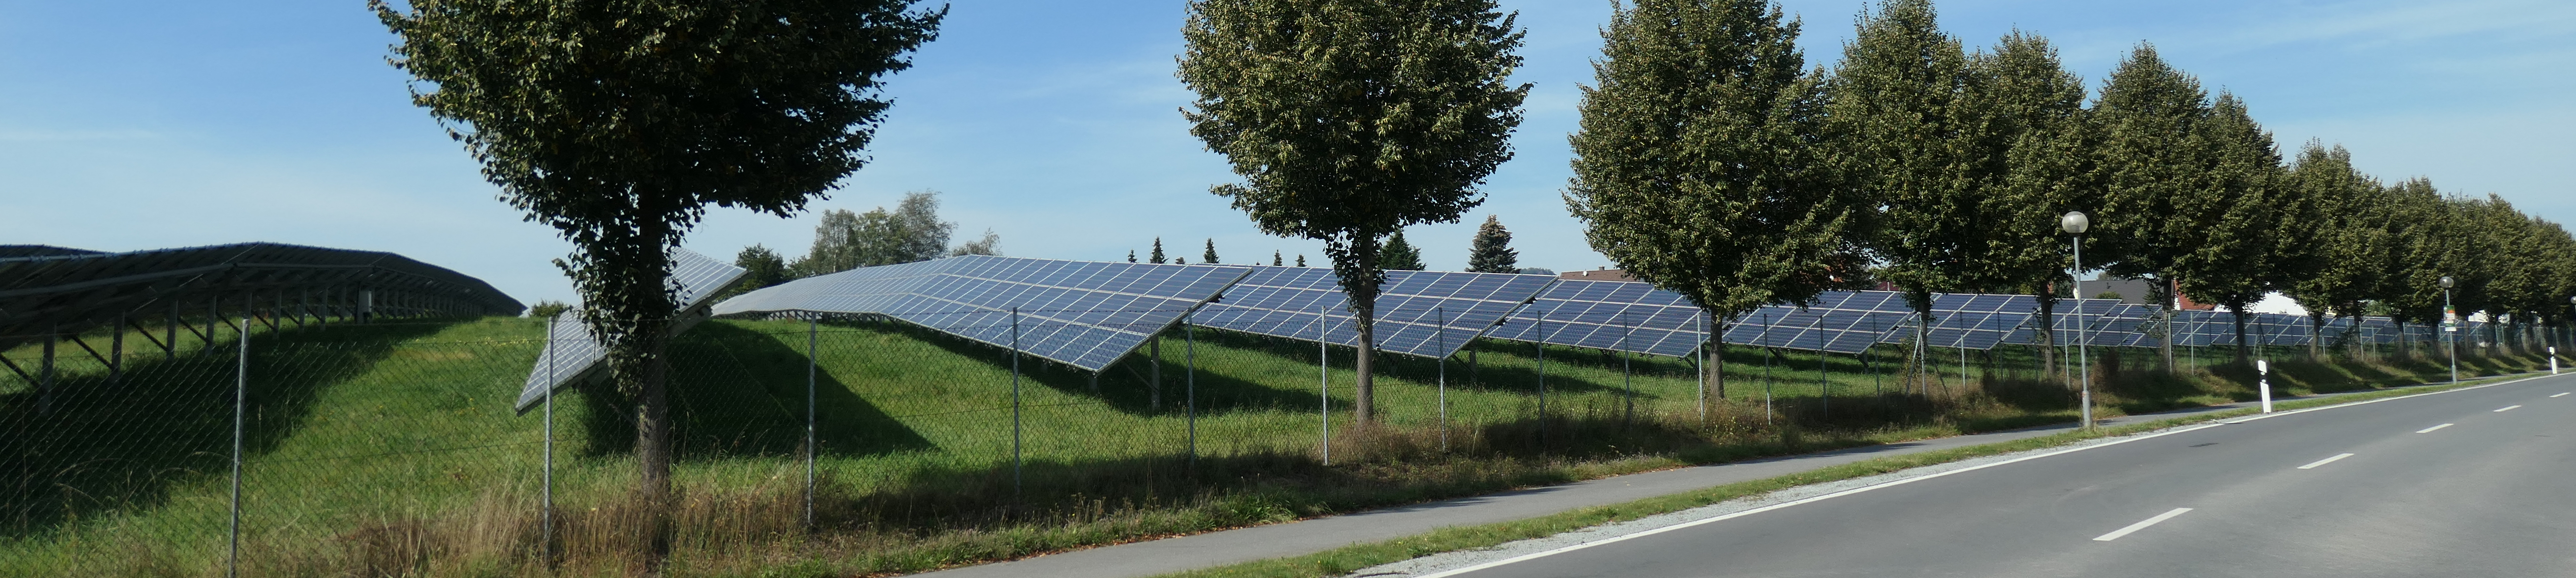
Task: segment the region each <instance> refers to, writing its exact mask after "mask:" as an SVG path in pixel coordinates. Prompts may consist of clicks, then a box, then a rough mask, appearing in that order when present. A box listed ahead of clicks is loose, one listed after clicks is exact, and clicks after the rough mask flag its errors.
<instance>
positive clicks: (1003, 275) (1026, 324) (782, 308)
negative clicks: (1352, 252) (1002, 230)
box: [715, 255, 1251, 371]
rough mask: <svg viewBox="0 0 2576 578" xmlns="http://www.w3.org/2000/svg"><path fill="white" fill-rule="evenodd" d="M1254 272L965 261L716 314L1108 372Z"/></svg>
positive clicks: (769, 293) (861, 272)
mask: <svg viewBox="0 0 2576 578" xmlns="http://www.w3.org/2000/svg"><path fill="white" fill-rule="evenodd" d="M1250 271H1251V268H1249V267H1239V266H1211V265H1159V264H1143V263H1103V262H1093V261H1058V260H1052V259H1024V258H1016V257H997V256H991V255H966V256H960V257H950V258H946V259H937V260H931V261H921V262H915V263H904V264H900V265H884V266H877V267H862V268H858V269H852V270H849V271H842V272H839V273H833V274H830V275H822V276H817V277H809V278H805V279H799V280H796V281H792V282H788V283H786V284H782V285H778V286H776V287H770V288H766V289H761V290H759V291H753V292H751V293H747V294H744V295H742V296H741V297H736V298H733V299H728V300H726V301H725V302H724V303H721V304H718V305H717V306H716V308H715V313H716V314H717V315H733V314H742V313H773V314H775V313H789V314H845V315H882V316H886V317H890V318H894V319H899V320H902V321H905V322H908V323H912V324H915V325H920V326H922V327H927V328H930V329H934V330H938V331H940V332H944V333H948V334H951V335H956V336H959V337H964V338H967V339H971V340H975V341H981V342H984V343H988V344H992V345H996V346H1001V347H1005V348H1008V347H1014V346H1015V345H1016V347H1017V348H1018V349H1019V350H1020V351H1022V352H1025V353H1027V354H1029V355H1032V356H1036V357H1038V358H1041V359H1047V360H1052V361H1055V362H1058V363H1063V364H1065V365H1071V366H1074V367H1078V368H1082V369H1085V370H1089V371H1100V370H1101V369H1104V368H1107V367H1108V366H1109V365H1110V364H1112V363H1116V362H1117V361H1118V359H1119V358H1122V357H1126V356H1127V354H1128V353H1131V352H1134V351H1135V350H1136V348H1137V347H1139V346H1142V345H1144V344H1145V341H1146V340H1147V339H1149V338H1151V337H1153V336H1154V335H1155V334H1157V333H1160V332H1162V331H1163V329H1165V328H1168V327H1171V326H1172V324H1173V323H1175V322H1177V321H1179V320H1180V318H1181V316H1182V315H1184V314H1187V313H1189V312H1190V311H1191V310H1192V309H1194V308H1196V307H1198V306H1199V305H1200V304H1201V303H1206V302H1207V301H1208V300H1211V299H1215V298H1216V296H1217V294H1218V292H1220V291H1223V290H1225V288H1226V287H1227V286H1229V285H1232V284H1234V283H1235V281H1236V280H1238V279H1241V278H1243V276H1244V274H1245V273H1248V272H1250ZM1014 309H1016V310H1017V311H1018V314H1017V318H1016V319H1014V316H1013V313H1012V312H1013V310H1014ZM1014 332H1016V336H1015V335H1014Z"/></svg>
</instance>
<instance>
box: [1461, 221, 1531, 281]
mask: <svg viewBox="0 0 2576 578" xmlns="http://www.w3.org/2000/svg"><path fill="white" fill-rule="evenodd" d="M1520 258H1521V252H1520V251H1515V250H1513V249H1512V232H1511V231H1510V230H1508V229H1504V228H1503V222H1502V220H1501V218H1499V217H1496V216H1494V215H1485V224H1483V225H1477V226H1476V240H1475V242H1474V244H1473V245H1472V246H1470V247H1469V248H1468V249H1467V271H1468V272H1470V273H1519V272H1521V266H1520Z"/></svg>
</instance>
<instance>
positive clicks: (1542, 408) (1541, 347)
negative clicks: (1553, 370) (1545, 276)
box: [1530, 309, 1547, 452]
mask: <svg viewBox="0 0 2576 578" xmlns="http://www.w3.org/2000/svg"><path fill="white" fill-rule="evenodd" d="M1530 345H1531V346H1532V347H1536V348H1537V349H1538V449H1539V451H1540V452H1546V451H1547V310H1544V309H1542V310H1539V312H1538V343H1533V344H1530Z"/></svg>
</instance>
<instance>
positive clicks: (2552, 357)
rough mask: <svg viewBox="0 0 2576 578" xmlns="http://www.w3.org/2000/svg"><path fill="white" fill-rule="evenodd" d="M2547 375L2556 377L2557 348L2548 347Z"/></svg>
mask: <svg viewBox="0 0 2576 578" xmlns="http://www.w3.org/2000/svg"><path fill="white" fill-rule="evenodd" d="M2549 374H2550V375H2558V347H2557V346H2554V345H2553V346H2550V347H2549Z"/></svg>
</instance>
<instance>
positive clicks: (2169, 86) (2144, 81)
mask: <svg viewBox="0 0 2576 578" xmlns="http://www.w3.org/2000/svg"><path fill="white" fill-rule="evenodd" d="M2209 114H2210V111H2209V98H2208V93H2206V92H2203V91H2202V90H2201V88H2200V81H2199V80H2198V79H2195V78H2192V77H2191V76H2190V75H2186V74H2183V73H2182V71H2179V70H2175V69H2174V68H2173V67H2172V66H2171V65H2168V64H2166V63H2165V61H2164V59H2163V58H2162V57H2160V56H2158V55H2157V54H2156V49H2155V46H2153V45H2147V44H2141V45H2139V46H2138V47H2137V48H2136V49H2135V50H2131V51H2130V52H2129V56H2128V58H2126V59H2124V60H2122V61H2121V62H2120V66H2119V68H2118V69H2116V70H2114V71H2112V73H2111V77H2110V79H2109V80H2108V81H2106V82H2104V83H2103V86H2102V92H2101V94H2099V95H2097V96H2096V98H2095V100H2094V103H2093V109H2092V114H2091V116H2092V118H2093V120H2094V123H2093V124H2094V127H2095V128H2096V129H2097V133H2096V134H2097V135H2098V136H2099V137H2100V139H2101V141H2100V144H2099V146H2098V147H2097V148H2096V149H2095V151H2096V152H2095V156H2094V158H2095V160H2096V162H2097V163H2098V164H2097V165H2096V170H2097V171H2098V172H2097V173H2096V178H2098V179H2100V181H2099V182H2100V183H2101V187H2102V192H2103V195H2104V203H2103V205H2102V207H2101V210H2100V211H2098V212H2097V211H2087V212H2088V213H2093V214H2092V218H2093V222H2094V226H2093V230H2092V232H2090V233H2088V234H2086V235H2085V241H2086V242H2085V246H2086V248H2087V249H2090V250H2089V251H2086V252H2085V253H2086V255H2087V256H2089V257H2092V258H2094V259H2098V260H2100V261H2101V262H2103V263H2107V264H2110V272H2111V273H2112V274H2115V275H2121V276H2127V277H2134V278H2141V279H2146V280H2148V281H2149V283H2147V287H2148V288H2149V291H2148V293H2149V298H2150V299H2151V300H2153V301H2155V302H2157V303H2159V304H2163V305H2165V306H2166V307H2167V309H2166V313H2167V315H2168V316H2169V315H2170V314H2171V304H2172V303H2173V299H2174V295H2173V294H2172V283H2173V282H2174V276H2173V274H2172V273H2171V271H2172V270H2173V267H2174V262H2175V261H2176V260H2177V259H2178V258H2180V255H2181V254H2182V253H2184V252H2186V251H2188V250H2189V249H2190V243H2189V241H2188V240H2190V239H2192V238H2194V234H2193V233H2192V232H2191V231H2190V230H2189V229H2188V228H2186V227H2181V226H2179V225H2178V220H2177V219H2174V218H2172V216H2173V215H2175V214H2177V211H2178V209H2177V208H2176V206H2175V201H2176V200H2177V199H2182V198H2185V197H2187V196H2190V195H2194V194H2196V193H2195V192H2194V191H2195V190H2196V189H2197V188H2198V183H2199V182H2200V180H2201V171H2202V169H2204V168H2205V167H2206V165H2207V163H2206V162H2205V161H2204V158H2205V157H2206V154H2205V152H2204V151H2205V149H2206V148H2207V146H2206V145H2205V144H2203V143H2202V137H2201V135H2200V134H2199V133H2198V128H2197V127H2198V126H2199V125H2200V123H2201V121H2202V120H2203V119H2206V118H2208V117H2209ZM2161 347H2162V349H2163V350H2164V358H2165V368H2166V369H2168V370H2170V369H2173V365H2174V352H2173V344H2172V343H2171V340H2166V341H2165V343H2163V344H2162V345H2161Z"/></svg>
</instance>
